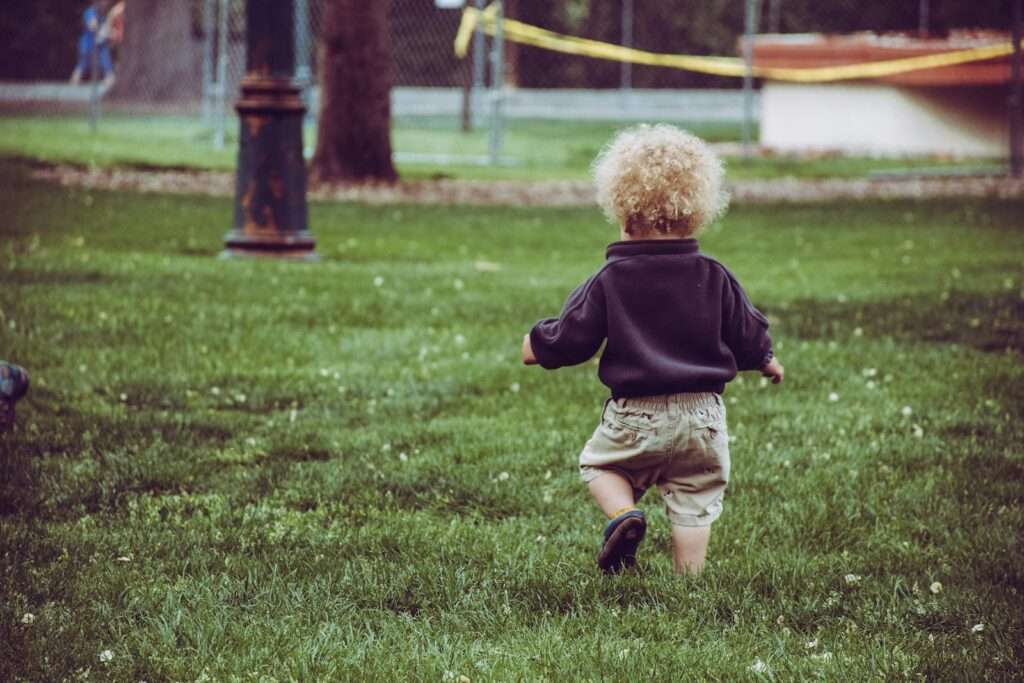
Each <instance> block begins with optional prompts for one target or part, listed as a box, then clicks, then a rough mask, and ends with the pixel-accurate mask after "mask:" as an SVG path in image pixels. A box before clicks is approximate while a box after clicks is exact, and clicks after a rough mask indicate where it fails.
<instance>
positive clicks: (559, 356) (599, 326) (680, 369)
mask: <svg viewBox="0 0 1024 683" xmlns="http://www.w3.org/2000/svg"><path fill="white" fill-rule="evenodd" d="M605 340H607V344H606V345H605V348H604V353H602V354H601V366H600V369H599V371H598V377H600V379H601V381H602V382H603V383H604V384H605V385H607V386H608V388H609V389H611V392H612V396H614V397H615V398H622V397H637V396H654V395H658V394H674V393H679V392H684V391H686V392H690V391H713V392H716V393H722V392H723V391H724V390H725V384H726V382H728V381H730V380H731V379H733V378H734V377H735V376H736V373H737V371H740V370H759V369H761V368H763V367H764V366H765V365H766V364H767V363H768V361H769V360H771V357H772V341H771V339H770V338H769V336H768V321H767V320H766V319H765V317H764V315H762V314H761V312H760V311H758V310H757V309H756V308H754V307H753V306H752V305H751V303H750V301H749V300H748V299H747V297H746V294H744V292H743V289H742V288H741V287H740V284H739V283H738V282H737V281H736V278H734V277H733V276H732V273H730V272H729V271H728V270H727V269H726V267H725V266H723V265H722V264H721V263H719V262H718V261H716V260H714V259H712V258H710V257H708V256H705V255H704V254H702V253H700V251H699V249H698V247H697V240H695V239H683V240H629V241H625V242H615V243H613V244H611V245H609V246H608V252H607V261H606V262H605V264H604V266H603V267H602V268H601V269H600V270H598V271H597V272H596V273H595V274H594V275H592V276H591V277H590V278H589V279H588V280H587V281H586V282H584V283H583V284H581V285H580V286H579V287H577V288H576V291H574V292H573V293H572V294H570V295H569V299H568V300H567V301H566V302H565V307H564V308H563V309H562V313H561V315H559V317H557V318H548V319H546V320H541V321H540V322H538V323H537V324H536V325H534V327H533V329H532V330H531V331H530V344H531V345H532V346H533V353H534V355H535V356H536V357H537V362H538V363H540V365H541V366H542V367H545V368H548V369H554V368H559V367H563V366H566V365H577V364H579V363H583V362H584V361H587V360H589V359H590V358H591V357H592V356H593V355H594V354H595V353H597V351H598V349H599V348H600V347H601V343H602V342H604V341H605Z"/></svg>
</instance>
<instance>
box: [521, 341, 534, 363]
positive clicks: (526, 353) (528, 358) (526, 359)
mask: <svg viewBox="0 0 1024 683" xmlns="http://www.w3.org/2000/svg"><path fill="white" fill-rule="evenodd" d="M523 363H524V364H525V365H536V364H537V357H536V356H535V355H533V345H532V344H530V335H528V334H527V335H524V336H523Z"/></svg>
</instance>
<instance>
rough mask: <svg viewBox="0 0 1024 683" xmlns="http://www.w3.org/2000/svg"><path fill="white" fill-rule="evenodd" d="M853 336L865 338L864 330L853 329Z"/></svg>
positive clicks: (859, 328)
mask: <svg viewBox="0 0 1024 683" xmlns="http://www.w3.org/2000/svg"><path fill="white" fill-rule="evenodd" d="M853 336H854V337H863V336H864V328H862V327H855V328H853Z"/></svg>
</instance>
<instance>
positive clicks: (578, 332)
mask: <svg viewBox="0 0 1024 683" xmlns="http://www.w3.org/2000/svg"><path fill="white" fill-rule="evenodd" d="M604 308H605V303H604V293H603V290H602V288H601V283H600V282H598V281H597V280H596V276H595V277H593V278H591V279H589V280H587V281H586V282H584V283H583V284H582V285H580V286H579V287H577V288H576V291H574V292H573V293H572V294H570V295H569V298H568V299H567V300H566V302H565V306H564V307H563V308H562V313H561V314H560V315H559V316H558V317H557V318H548V319H546V320H541V321H540V322H538V323H537V324H536V325H534V326H533V329H532V330H530V333H529V334H528V335H527V338H526V339H524V340H523V362H524V363H526V364H527V365H533V364H534V363H536V364H537V365H540V366H541V367H543V368H546V369H548V370H554V369H555V368H561V367H565V366H567V365H577V364H579V363H583V362H586V361H587V360H589V359H591V358H593V356H594V354H595V353H597V351H598V349H600V348H601V344H602V342H604V339H605V334H606V330H605V310H604Z"/></svg>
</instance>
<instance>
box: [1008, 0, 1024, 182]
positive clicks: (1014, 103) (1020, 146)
mask: <svg viewBox="0 0 1024 683" xmlns="http://www.w3.org/2000/svg"><path fill="white" fill-rule="evenodd" d="M1021 2H1022V0H1014V2H1013V79H1012V81H1011V83H1010V175H1012V176H1013V177H1014V178H1020V177H1021V174H1022V172H1024V169H1022V166H1024V159H1022V157H1024V120H1022V119H1024V113H1022V107H1024V92H1022V87H1021V50H1020V39H1021V34H1022V33H1024V27H1022V26H1021V23H1022V22H1024V16H1022V15H1024V11H1022V10H1021Z"/></svg>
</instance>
